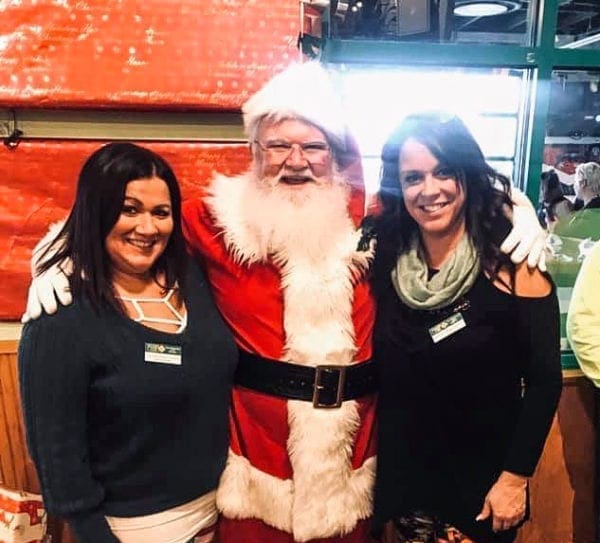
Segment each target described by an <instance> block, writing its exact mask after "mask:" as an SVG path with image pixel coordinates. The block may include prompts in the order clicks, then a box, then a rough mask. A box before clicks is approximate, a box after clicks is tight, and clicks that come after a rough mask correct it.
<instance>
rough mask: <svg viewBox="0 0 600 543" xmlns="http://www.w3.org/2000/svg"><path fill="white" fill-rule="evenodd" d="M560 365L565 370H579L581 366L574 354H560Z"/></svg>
mask: <svg viewBox="0 0 600 543" xmlns="http://www.w3.org/2000/svg"><path fill="white" fill-rule="evenodd" d="M560 363H561V365H562V369H563V370H578V369H579V364H578V363H577V358H575V355H574V354H573V353H572V352H566V353H561V354H560Z"/></svg>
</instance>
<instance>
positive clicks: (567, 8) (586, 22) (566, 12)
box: [555, 0, 600, 49]
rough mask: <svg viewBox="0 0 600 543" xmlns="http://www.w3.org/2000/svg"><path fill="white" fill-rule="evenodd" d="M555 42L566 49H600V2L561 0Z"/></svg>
mask: <svg viewBox="0 0 600 543" xmlns="http://www.w3.org/2000/svg"><path fill="white" fill-rule="evenodd" d="M555 43H556V47H559V48H564V49H600V2H599V1H598V0H572V1H570V2H565V1H560V0H559V7H558V16H557V20H556V40H555Z"/></svg>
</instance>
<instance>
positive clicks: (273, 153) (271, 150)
mask: <svg viewBox="0 0 600 543" xmlns="http://www.w3.org/2000/svg"><path fill="white" fill-rule="evenodd" d="M254 143H256V144H257V145H258V146H259V147H260V148H261V149H262V150H263V151H264V152H265V153H266V155H267V157H268V158H269V160H271V161H272V162H273V163H275V164H283V163H284V162H285V161H286V160H287V159H288V158H289V157H290V156H291V155H292V153H293V151H294V149H295V148H297V149H298V152H299V153H300V156H301V157H302V158H303V159H304V160H306V161H307V162H308V163H309V164H315V165H319V164H323V163H324V162H325V160H327V158H328V157H329V153H330V151H331V149H330V147H329V145H328V144H327V143H325V142H324V141H309V142H306V143H289V142H287V141H280V140H271V141H267V142H264V143H263V142H261V141H258V140H254Z"/></svg>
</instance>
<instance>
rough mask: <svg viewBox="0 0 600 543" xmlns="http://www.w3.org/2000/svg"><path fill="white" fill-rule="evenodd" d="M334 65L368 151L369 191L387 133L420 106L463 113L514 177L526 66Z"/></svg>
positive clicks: (485, 149) (353, 124)
mask: <svg viewBox="0 0 600 543" xmlns="http://www.w3.org/2000/svg"><path fill="white" fill-rule="evenodd" d="M330 69H331V70H332V73H333V76H334V79H335V81H336V83H337V85H338V87H339V89H340V92H341V95H342V97H343V100H344V104H345V107H346V111H347V112H348V124H349V126H350V127H351V129H352V130H353V133H354V134H355V135H356V137H357V139H358V144H359V147H360V149H361V152H362V154H363V160H364V169H365V179H366V183H367V192H369V193H374V192H377V188H378V178H379V167H380V164H379V155H380V152H381V148H382V147H383V144H384V142H385V140H386V138H387V137H388V135H389V134H390V132H391V131H392V130H393V128H394V127H395V126H396V125H397V124H398V123H399V122H400V120H401V119H402V118H403V117H404V116H406V115H407V114H409V113H413V112H415V111H423V110H431V109H437V110H445V111H448V112H450V113H454V114H456V115H458V116H459V117H460V118H461V119H462V120H463V121H464V122H465V123H466V124H467V126H468V127H469V129H470V130H471V131H472V133H473V135H474V136H475V138H476V139H477V141H478V142H479V144H480V145H481V148H482V150H483V152H484V154H485V156H486V158H487V159H488V160H489V161H490V163H492V165H493V166H494V167H497V168H498V169H499V170H500V171H502V173H505V174H507V175H508V176H509V177H511V178H513V177H514V174H515V172H520V171H521V167H520V165H515V149H516V147H517V145H518V144H519V143H520V142H518V141H517V139H518V134H519V131H518V130H519V125H520V123H521V117H522V113H521V111H520V105H521V104H522V102H523V100H522V96H523V93H524V92H525V91H526V83H525V78H524V72H523V71H521V70H504V69H495V70H489V69H488V70H483V69H464V68H460V69H459V68H456V69H427V70H423V69H415V68H389V67H385V68H384V67H374V66H368V67H361V66H357V65H352V67H343V66H340V65H335V66H332V67H330ZM440 89H443V93H440Z"/></svg>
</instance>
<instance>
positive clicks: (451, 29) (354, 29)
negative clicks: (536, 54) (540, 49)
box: [303, 0, 539, 45]
mask: <svg viewBox="0 0 600 543" xmlns="http://www.w3.org/2000/svg"><path fill="white" fill-rule="evenodd" d="M538 4H539V2H538V0H346V1H341V0H338V1H336V2H329V1H321V0H319V1H313V2H310V1H309V0H305V1H304V2H303V7H304V31H305V32H306V33H307V34H311V35H313V36H315V37H321V36H322V34H323V33H325V37H331V38H339V39H352V38H357V39H373V40H392V41H421V42H423V41H429V42H454V43H496V44H516V45H530V44H531V43H532V29H533V23H532V22H533V21H535V20H536V13H537V10H538ZM327 30H329V32H327Z"/></svg>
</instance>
